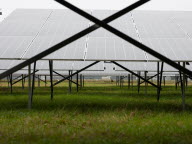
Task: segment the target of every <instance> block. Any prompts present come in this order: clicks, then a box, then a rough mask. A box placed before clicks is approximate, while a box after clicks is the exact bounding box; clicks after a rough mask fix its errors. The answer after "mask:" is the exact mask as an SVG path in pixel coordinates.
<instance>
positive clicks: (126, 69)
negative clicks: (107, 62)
mask: <svg viewBox="0 0 192 144" xmlns="http://www.w3.org/2000/svg"><path fill="white" fill-rule="evenodd" d="M112 63H114V64H115V65H117V66H119V67H120V68H122V69H124V70H125V71H127V72H129V73H131V74H132V75H135V76H136V77H139V78H140V79H142V80H144V81H145V82H147V83H149V84H151V85H152V86H154V87H156V88H159V87H158V86H157V85H155V84H154V83H152V82H150V81H148V80H147V79H145V78H143V77H141V76H139V75H138V74H136V73H134V72H133V71H131V70H129V69H128V68H126V67H124V66H122V65H120V64H119V63H117V62H115V61H112Z"/></svg>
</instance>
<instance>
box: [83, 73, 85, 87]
mask: <svg viewBox="0 0 192 144" xmlns="http://www.w3.org/2000/svg"><path fill="white" fill-rule="evenodd" d="M83 87H85V76H84V75H83Z"/></svg>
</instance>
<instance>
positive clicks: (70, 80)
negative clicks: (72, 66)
mask: <svg viewBox="0 0 192 144" xmlns="http://www.w3.org/2000/svg"><path fill="white" fill-rule="evenodd" d="M53 72H54V73H55V74H57V75H58V76H61V77H62V78H64V79H65V78H66V77H65V76H63V75H62V74H60V73H58V72H56V71H53ZM67 80H69V81H71V82H72V83H74V84H76V85H78V86H80V85H79V84H77V83H76V82H74V81H72V80H70V79H69V78H68V79H67Z"/></svg>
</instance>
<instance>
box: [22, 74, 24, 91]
mask: <svg viewBox="0 0 192 144" xmlns="http://www.w3.org/2000/svg"><path fill="white" fill-rule="evenodd" d="M22 89H24V76H23V74H22Z"/></svg>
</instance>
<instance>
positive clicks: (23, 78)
mask: <svg viewBox="0 0 192 144" xmlns="http://www.w3.org/2000/svg"><path fill="white" fill-rule="evenodd" d="M38 71H39V70H35V73H36V72H38ZM30 75H33V73H31V74H30ZM27 77H29V75H26V76H24V77H22V78H21V79H19V80H17V81H15V82H14V83H13V85H14V84H16V83H18V82H20V81H22V80H24V82H25V78H27Z"/></svg>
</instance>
